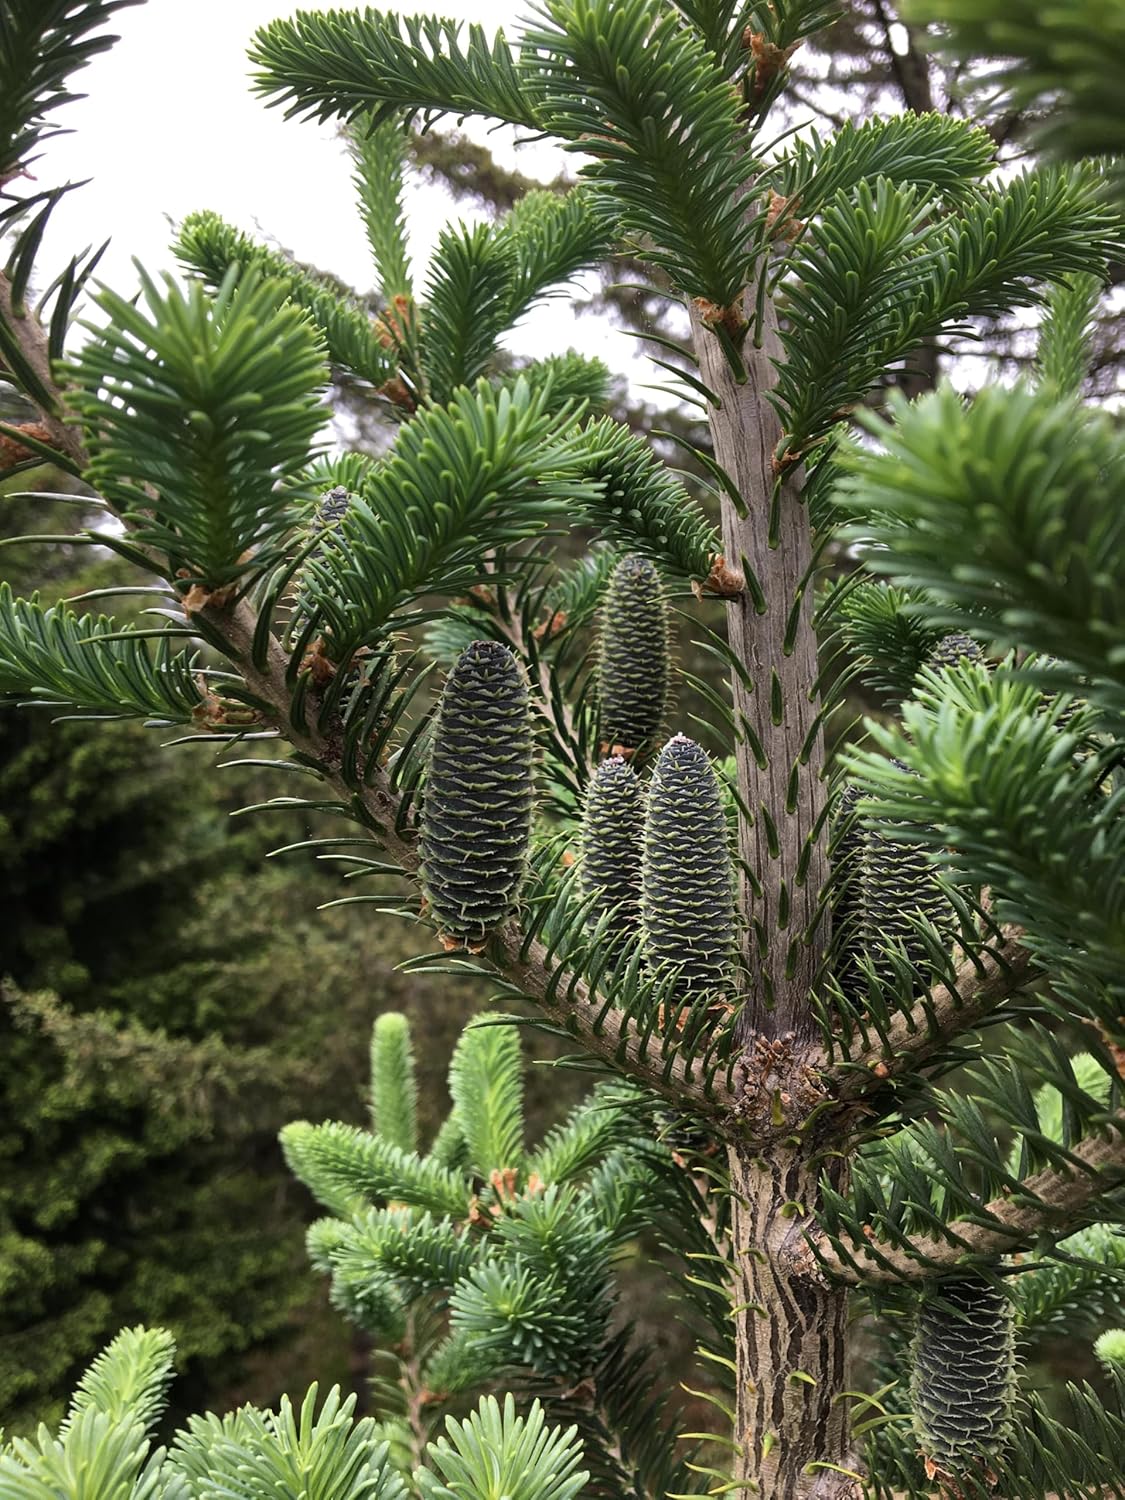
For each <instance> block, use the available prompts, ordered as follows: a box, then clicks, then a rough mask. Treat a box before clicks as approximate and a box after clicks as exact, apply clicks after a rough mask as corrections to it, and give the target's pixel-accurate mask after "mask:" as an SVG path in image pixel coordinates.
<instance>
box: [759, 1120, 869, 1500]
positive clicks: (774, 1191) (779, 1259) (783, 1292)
mask: <svg viewBox="0 0 1125 1500" xmlns="http://www.w3.org/2000/svg"><path fill="white" fill-rule="evenodd" d="M730 1169H731V1191H732V1194H733V1208H734V1211H733V1239H734V1246H735V1250H734V1287H733V1293H734V1299H735V1307H736V1309H737V1313H736V1334H735V1344H736V1364H737V1367H738V1391H737V1403H736V1409H735V1414H736V1418H737V1434H736V1438H737V1441H738V1442H739V1444H740V1445H741V1449H742V1454H741V1462H740V1467H739V1471H738V1478H739V1479H740V1480H742V1481H743V1483H744V1484H745V1485H746V1487H747V1490H748V1492H749V1493H750V1494H754V1495H757V1496H759V1497H769V1500H799V1497H812V1496H816V1497H829V1496H834V1497H838V1500H845V1497H848V1500H851V1497H854V1496H857V1495H858V1494H859V1488H858V1484H857V1481H856V1480H855V1479H854V1478H852V1477H851V1476H850V1475H849V1474H847V1473H843V1472H841V1471H842V1470H848V1469H850V1468H852V1466H853V1461H852V1458H851V1455H850V1451H849V1437H848V1420H847V1408H846V1402H845V1400H844V1398H843V1394H842V1393H843V1392H844V1391H845V1390H846V1389H847V1386H848V1381H847V1362H848V1350H847V1316H848V1299H847V1292H846V1291H845V1290H841V1289H840V1288H838V1287H835V1286H833V1287H829V1286H826V1285H824V1284H823V1283H819V1284H818V1283H815V1282H814V1281H813V1280H812V1279H811V1278H800V1277H796V1278H795V1277H793V1276H792V1275H791V1274H789V1272H788V1271H787V1269H786V1255H785V1245H786V1238H787V1236H789V1235H791V1233H792V1229H793V1217H794V1215H799V1214H802V1213H803V1210H804V1208H805V1206H806V1205H807V1204H808V1202H809V1201H810V1199H811V1198H812V1197H813V1195H814V1194H815V1192H816V1178H817V1173H818V1171H819V1167H818V1165H816V1164H815V1163H812V1162H810V1160H809V1157H808V1155H807V1153H806V1152H805V1151H804V1150H803V1149H801V1148H800V1147H784V1146H779V1147H777V1148H776V1149H775V1150H774V1151H773V1152H772V1153H771V1155H770V1157H769V1158H768V1159H763V1158H761V1157H754V1156H752V1155H750V1154H748V1153H747V1152H746V1151H745V1150H744V1149H743V1148H740V1147H732V1149H731V1152H730Z"/></svg>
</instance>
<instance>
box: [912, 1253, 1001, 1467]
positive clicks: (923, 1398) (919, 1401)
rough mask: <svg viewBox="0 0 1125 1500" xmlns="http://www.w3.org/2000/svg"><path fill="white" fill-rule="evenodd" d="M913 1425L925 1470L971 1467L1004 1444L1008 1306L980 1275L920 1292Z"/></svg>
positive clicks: (978, 1463)
mask: <svg viewBox="0 0 1125 1500" xmlns="http://www.w3.org/2000/svg"><path fill="white" fill-rule="evenodd" d="M911 1359H912V1370H911V1382H910V1391H911V1399H912V1403H913V1407H914V1431H915V1434H916V1435H917V1438H918V1443H919V1447H920V1449H921V1452H922V1454H923V1456H924V1458H925V1459H926V1467H927V1470H929V1471H930V1472H931V1473H932V1474H939V1473H940V1474H942V1475H946V1476H949V1477H951V1478H956V1477H957V1476H958V1475H959V1474H965V1473H967V1472H969V1471H970V1470H971V1471H974V1472H978V1471H979V1468H980V1465H981V1462H982V1460H987V1459H989V1458H991V1457H993V1456H995V1455H996V1454H997V1453H999V1451H1000V1449H1001V1448H1002V1447H1003V1446H1004V1443H1005V1441H1006V1440H1007V1437H1008V1434H1009V1432H1010V1429H1011V1412H1012V1401H1013V1398H1014V1395H1015V1388H1016V1357H1015V1327H1014V1320H1013V1313H1012V1304H1011V1302H1010V1301H1009V1299H1008V1298H1007V1296H1006V1295H1005V1294H1004V1292H1003V1290H1002V1289H1001V1288H999V1287H997V1286H996V1285H994V1284H993V1283H992V1282H990V1281H988V1280H986V1279H985V1277H983V1276H980V1275H973V1274H971V1273H970V1274H968V1275H966V1276H963V1277H957V1278H954V1279H951V1280H949V1281H941V1282H936V1283H934V1284H933V1285H932V1286H930V1287H927V1288H926V1290H925V1291H924V1292H923V1293H922V1296H921V1298H920V1301H919V1304H918V1319H917V1324H916V1328H915V1334H914V1341H913V1344H912V1345H911Z"/></svg>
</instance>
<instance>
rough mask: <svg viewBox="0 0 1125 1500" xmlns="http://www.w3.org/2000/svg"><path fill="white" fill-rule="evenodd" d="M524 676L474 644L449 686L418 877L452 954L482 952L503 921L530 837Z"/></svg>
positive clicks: (429, 783)
mask: <svg viewBox="0 0 1125 1500" xmlns="http://www.w3.org/2000/svg"><path fill="white" fill-rule="evenodd" d="M532 756H533V742H532V731H531V710H530V701H529V697H528V689H527V678H526V676H525V674H524V670H523V668H522V666H521V665H520V664H519V662H518V661H517V660H516V658H515V657H514V656H513V655H512V653H511V652H510V651H509V650H508V649H507V647H506V646H503V645H502V644H501V643H500V642H499V641H474V642H473V643H472V644H471V645H469V646H466V648H465V650H464V651H462V653H461V655H460V656H459V657H458V658H457V661H456V663H455V664H454V666H453V670H452V671H451V672H450V674H449V678H448V680H447V681H446V684H445V689H444V691H443V692H442V696H441V703H440V705H439V708H438V714H437V722H436V724H435V727H434V738H433V746H432V749H431V752H430V762H429V770H428V773H427V778H426V790H425V803H424V806H423V809H422V819H421V838H420V843H419V847H420V852H421V877H422V888H423V891H424V893H425V896H426V900H427V902H428V905H429V910H430V912H431V913H432V914H433V916H434V918H435V919H436V921H437V924H438V929H439V931H440V933H441V936H442V941H443V943H444V944H445V946H446V947H447V948H448V949H451V950H452V949H456V948H469V949H470V950H473V951H479V949H481V948H482V947H483V946H484V944H485V943H486V942H487V940H488V936H489V934H490V933H491V932H492V931H494V930H495V929H496V928H497V927H498V926H499V925H500V924H501V923H502V922H503V921H504V920H505V918H506V917H507V916H508V915H509V913H510V912H511V910H512V906H513V903H514V901H515V898H516V895H517V893H518V890H519V886H520V882H521V880H522V879H523V875H524V871H525V868H526V865H527V855H528V849H529V845H530V839H531V815H532V801H533V791H534V787H533V771H532Z"/></svg>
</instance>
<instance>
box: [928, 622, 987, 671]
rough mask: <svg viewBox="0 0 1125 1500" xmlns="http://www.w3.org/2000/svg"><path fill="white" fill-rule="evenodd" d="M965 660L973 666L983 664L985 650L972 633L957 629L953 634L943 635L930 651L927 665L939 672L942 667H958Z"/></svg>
mask: <svg viewBox="0 0 1125 1500" xmlns="http://www.w3.org/2000/svg"><path fill="white" fill-rule="evenodd" d="M963 661H967V662H969V663H971V664H972V665H973V666H983V664H984V652H983V651H982V650H981V649H980V647H979V646H978V645H977V643H976V641H974V640H973V638H972V636H971V635H963V634H962V633H961V632H960V631H955V632H954V633H953V634H952V635H946V636H942V638H941V640H940V641H938V643H937V645H936V646H935V647H934V649H933V650H932V651H931V652H930V655H929V659H928V661H927V662H926V665H927V666H928V667H932V668H933V670H934V671H935V672H937V671H940V670H941V668H942V667H956V666H958V665H959V664H960V663H961V662H963Z"/></svg>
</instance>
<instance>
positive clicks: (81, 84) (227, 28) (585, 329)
mask: <svg viewBox="0 0 1125 1500" xmlns="http://www.w3.org/2000/svg"><path fill="white" fill-rule="evenodd" d="M330 3H331V0H325V3H324V4H323V7H322V8H325V9H328V8H330ZM336 3H339V0H336ZM300 8H302V7H301V6H300V5H299V4H297V3H286V0H148V3H147V4H144V5H139V6H137V7H136V8H135V9H127V10H124V11H121V12H119V13H118V14H117V15H115V16H114V17H113V21H114V25H113V27H112V29H113V30H114V31H116V32H117V33H118V34H119V35H120V37H121V40H120V41H119V42H118V43H117V45H116V46H115V47H113V48H112V49H111V50H110V51H109V52H107V53H105V54H103V55H102V56H100V57H98V58H96V59H95V60H94V61H93V62H92V63H91V64H90V65H89V67H87V68H85V69H83V70H82V72H81V73H79V74H78V75H76V77H75V79H74V85H75V87H76V88H78V89H79V90H80V91H81V92H82V93H84V94H86V95H87V97H86V98H85V99H82V100H80V101H79V102H78V103H76V104H71V105H68V106H66V107H65V109H63V110H60V111H59V112H58V115H57V116H56V119H57V123H58V124H59V125H61V126H66V127H67V128H68V129H70V130H71V131H72V132H73V133H72V134H70V135H66V136H62V137H60V138H59V139H57V140H55V141H52V142H50V143H49V144H48V146H47V147H46V149H45V152H44V154H43V157H42V159H41V160H40V162H39V163H38V165H37V166H36V168H35V169H34V170H35V172H36V175H37V177H38V179H39V182H40V183H42V184H43V185H48V184H52V185H53V184H55V183H57V182H62V181H65V180H67V179H70V180H73V181H78V180H81V179H82V178H86V177H90V178H92V179H93V180H92V182H91V183H90V184H89V186H87V187H85V188H82V189H80V190H79V191H77V192H75V193H73V194H71V195H70V196H69V197H68V198H67V199H64V200H63V203H62V204H60V206H59V208H58V209H57V210H56V213H55V216H54V221H53V224H52V229H51V234H50V238H49V240H48V241H47V243H46V244H45V247H44V250H43V252H42V254H41V257H40V260H39V266H40V275H41V277H42V278H43V279H46V277H47V276H48V275H53V274H54V272H55V271H56V270H57V269H58V268H59V267H60V266H61V264H62V263H63V262H64V261H65V260H66V259H67V258H68V257H69V255H70V254H72V253H73V251H74V250H76V249H79V248H81V246H82V245H84V244H87V243H93V244H98V243H100V242H101V241H102V240H103V239H105V238H106V237H107V236H110V235H112V237H113V240H112V244H111V246H110V249H109V251H108V252H107V254H106V257H105V259H104V260H103V262H102V264H101V267H100V268H99V273H98V274H99V276H100V277H101V278H102V279H103V280H105V281H106V282H108V283H109V284H110V285H112V286H113V287H114V288H115V289H116V290H119V291H122V292H129V291H132V290H133V288H134V287H135V284H136V278H135V275H134V272H133V268H132V265H131V257H133V256H136V257H137V258H138V259H139V260H140V261H141V262H142V263H143V264H144V265H145V267H146V268H147V269H149V270H164V269H167V270H174V269H175V263H174V260H173V257H172V256H171V255H170V253H169V251H168V243H169V239H170V230H169V225H168V219H169V218H171V219H172V220H175V221H178V220H180V219H182V218H183V217H184V215H185V214H187V213H189V212H190V211H191V210H192V209H198V208H210V209H214V210H215V211H216V212H218V213H220V214H222V215H223V217H224V218H226V219H229V220H231V221H232V222H233V223H235V224H237V225H239V226H240V227H241V228H243V229H246V230H248V231H251V232H254V233H257V234H260V235H263V236H265V237H270V238H272V239H274V240H275V241H276V242H278V243H280V244H282V245H284V246H286V247H287V248H288V249H291V250H292V251H294V253H295V254H296V255H298V256H299V257H300V258H301V259H304V260H309V261H312V262H314V263H315V264H316V265H319V266H322V267H324V268H325V269H327V270H331V271H334V272H336V273H337V274H338V275H340V276H342V277H344V278H345V280H347V281H348V282H350V283H351V284H352V285H354V286H356V287H357V288H360V289H365V288H367V287H369V285H370V283H371V281H372V273H371V266H370V259H369V256H368V253H367V245H366V241H365V239H364V235H363V229H362V226H361V223H360V220H359V216H358V214H357V213H356V211H355V208H354V199H353V194H352V189H351V183H350V180H349V179H350V168H349V164H348V162H347V159H346V156H345V153H344V150H343V148H342V146H341V144H340V142H339V141H338V140H337V139H336V138H335V134H334V126H332V125H331V124H329V125H317V124H315V123H308V122H303V121H298V120H285V119H284V118H283V115H282V112H281V110H280V109H278V108H272V109H271V108H267V107H266V104H265V101H264V100H262V99H260V98H258V97H257V96H256V95H255V94H254V93H253V92H252V91H251V87H250V80H249V71H250V69H249V64H248V62H247V58H246V49H247V45H248V43H249V41H250V38H251V37H252V35H253V33H254V31H255V30H256V29H257V27H259V26H261V25H262V24H263V23H264V22H266V21H269V20H272V19H273V18H274V17H277V16H287V15H290V14H292V13H293V12H294V11H295V10H297V9H300ZM304 8H306V9H316V8H318V7H317V4H316V0H310V3H308V4H306V5H305V6H304ZM387 8H388V9H390V8H394V9H397V10H399V11H403V12H414V11H427V10H436V11H437V12H439V13H440V14H441V15H444V16H453V17H458V18H463V19H466V20H470V21H480V22H482V23H484V24H486V25H488V26H489V27H495V26H498V25H504V26H508V27H511V25H512V23H513V21H514V20H515V19H516V18H517V17H519V16H520V15H521V14H526V13H527V10H528V8H529V7H528V6H527V5H525V4H523V3H519V0H492V3H488V0H438V3H436V4H434V3H429V4H416V3H411V0H402V3H396V4H394V5H393V6H392V5H388V7H387ZM479 132H480V126H479V125H478V126H477V131H476V132H475V133H479ZM481 138H482V139H483V138H484V137H483V136H481ZM489 139H490V142H491V144H492V145H493V148H494V149H495V150H496V151H497V153H498V155H500V156H501V158H502V159H504V160H506V161H508V162H509V163H513V164H514V163H515V162H516V161H517V160H518V162H519V165H520V166H521V168H522V169H523V170H524V171H527V172H529V173H532V174H536V175H542V176H543V177H545V178H547V177H551V176H553V175H554V174H555V173H556V172H557V171H558V170H559V168H560V166H562V164H563V163H564V161H565V156H564V153H563V152H561V151H559V150H557V149H556V148H553V147H550V146H543V145H529V146H524V147H520V148H518V156H517V149H516V148H515V147H514V145H513V144H512V142H513V134H512V132H511V131H507V130H505V131H500V132H496V133H495V134H494V135H493V136H492V137H490V138H489ZM468 216H470V211H469V210H468V208H467V207H466V206H465V205H461V206H457V207H455V206H453V204H452V201H451V200H450V199H449V198H448V196H447V195H446V194H445V193H444V192H442V191H441V190H439V189H435V188H432V187H422V186H421V185H418V186H417V187H416V188H415V189H414V190H413V191H412V192H411V195H410V199H409V203H408V220H409V223H410V229H411V242H412V249H413V251H414V254H415V275H416V276H417V274H418V269H419V264H420V263H424V260H425V257H426V256H427V255H428V253H429V250H430V248H431V247H432V245H433V242H434V240H435V238H436V236H437V234H438V232H439V230H440V229H441V227H442V225H443V224H444V223H445V222H446V221H447V220H448V219H450V218H464V217H468ZM510 342H511V345H512V347H513V348H515V349H517V350H518V351H520V352H526V353H531V352H535V353H540V354H541V353H543V352H546V351H545V345H546V346H547V349H549V351H550V352H554V350H562V349H565V348H567V347H574V348H578V349H581V350H582V351H583V352H584V353H587V354H598V355H600V356H601V357H602V358H603V359H605V360H606V361H607V362H608V363H610V364H611V365H613V366H614V367H616V368H618V369H623V368H625V367H627V366H628V364H629V363H630V359H631V355H632V347H633V341H632V340H629V339H627V338H626V337H625V336H624V335H622V334H620V333H615V332H613V330H612V329H610V328H608V327H607V325H606V324H605V323H604V321H603V320H601V319H595V318H582V319H578V318H575V317H574V316H573V315H572V314H571V313H570V312H569V310H568V309H567V308H566V305H565V303H562V302H556V303H554V304H552V305H550V306H549V307H548V308H546V309H544V310H543V311H541V312H539V313H533V314H532V316H531V317H530V318H529V319H527V320H525V323H524V324H523V325H522V326H521V328H520V329H519V330H517V332H516V334H515V335H514V336H513V338H512V339H511V341H510Z"/></svg>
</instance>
